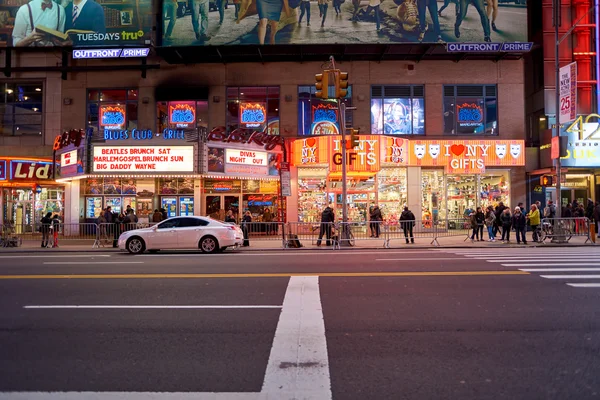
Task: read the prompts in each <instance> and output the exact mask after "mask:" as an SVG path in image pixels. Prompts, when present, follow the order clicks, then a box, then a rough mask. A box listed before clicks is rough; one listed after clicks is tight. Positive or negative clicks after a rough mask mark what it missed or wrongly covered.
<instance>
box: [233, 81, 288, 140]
mask: <svg viewBox="0 0 600 400" xmlns="http://www.w3.org/2000/svg"><path fill="white" fill-rule="evenodd" d="M226 124H227V131H228V132H231V131H233V130H235V129H238V128H246V129H252V130H255V131H258V132H267V133H268V134H269V135H279V87H278V86H269V87H228V88H227V114H226Z"/></svg>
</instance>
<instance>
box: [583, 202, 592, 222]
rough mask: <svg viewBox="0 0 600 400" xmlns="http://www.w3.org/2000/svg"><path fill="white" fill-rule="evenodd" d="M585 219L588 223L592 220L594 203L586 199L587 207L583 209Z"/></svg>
mask: <svg viewBox="0 0 600 400" xmlns="http://www.w3.org/2000/svg"><path fill="white" fill-rule="evenodd" d="M585 217H586V218H587V219H589V220H590V221H591V220H592V219H594V201H593V200H592V199H588V203H587V207H586V208H585Z"/></svg>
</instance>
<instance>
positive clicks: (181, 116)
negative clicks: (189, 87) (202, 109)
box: [169, 102, 196, 128]
mask: <svg viewBox="0 0 600 400" xmlns="http://www.w3.org/2000/svg"><path fill="white" fill-rule="evenodd" d="M195 121H196V109H195V107H194V103H193V102H189V103H179V102H178V103H169V124H170V125H176V126H177V127H178V128H187V127H188V126H189V125H191V124H193V123H194V122H195Z"/></svg>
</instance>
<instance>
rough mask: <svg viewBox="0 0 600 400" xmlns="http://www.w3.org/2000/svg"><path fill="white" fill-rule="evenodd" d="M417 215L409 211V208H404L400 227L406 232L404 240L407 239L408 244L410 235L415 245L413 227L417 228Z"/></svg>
mask: <svg viewBox="0 0 600 400" xmlns="http://www.w3.org/2000/svg"><path fill="white" fill-rule="evenodd" d="M415 220H416V219H415V214H413V213H412V211H410V210H409V209H408V207H406V206H405V207H404V211H402V214H401V215H400V227H401V228H402V230H403V231H404V239H406V243H407V244H408V237H409V234H410V242H411V243H412V244H415V237H414V235H413V227H414V226H415Z"/></svg>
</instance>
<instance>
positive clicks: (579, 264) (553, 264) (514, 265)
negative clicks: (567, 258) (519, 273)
mask: <svg viewBox="0 0 600 400" xmlns="http://www.w3.org/2000/svg"><path fill="white" fill-rule="evenodd" d="M500 265H502V266H503V267H568V266H569V265H572V266H574V267H593V266H598V265H600V263H563V262H558V263H555V262H550V261H548V262H546V263H543V264H535V263H519V264H516V263H508V264H500Z"/></svg>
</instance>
